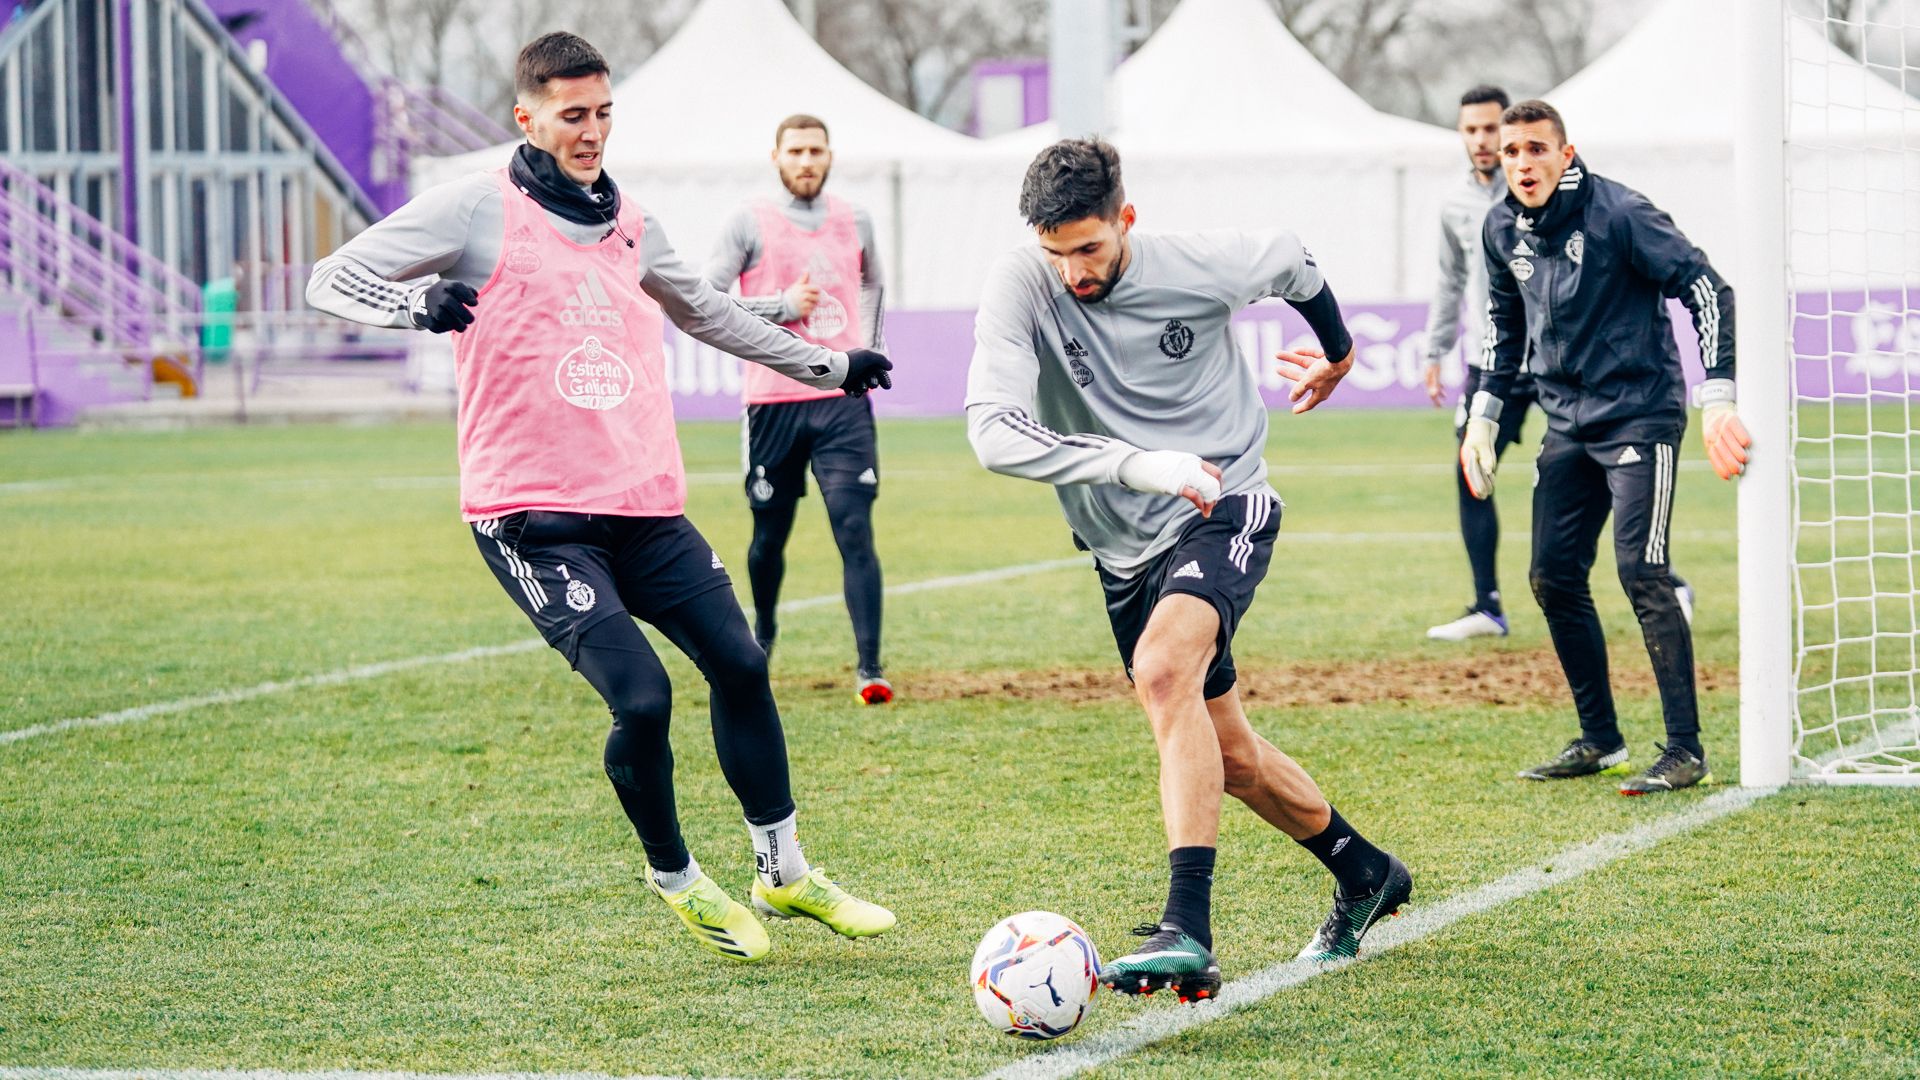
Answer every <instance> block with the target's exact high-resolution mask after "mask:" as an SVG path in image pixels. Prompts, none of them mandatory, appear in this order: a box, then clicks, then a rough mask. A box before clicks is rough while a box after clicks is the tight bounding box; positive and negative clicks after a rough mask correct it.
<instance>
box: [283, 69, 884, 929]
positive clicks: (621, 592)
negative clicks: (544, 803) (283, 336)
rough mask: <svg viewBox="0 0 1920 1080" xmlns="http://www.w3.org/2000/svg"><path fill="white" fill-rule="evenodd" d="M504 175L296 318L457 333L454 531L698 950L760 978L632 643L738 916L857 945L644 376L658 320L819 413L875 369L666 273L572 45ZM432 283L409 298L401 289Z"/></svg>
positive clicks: (850, 913) (534, 105)
mask: <svg viewBox="0 0 1920 1080" xmlns="http://www.w3.org/2000/svg"><path fill="white" fill-rule="evenodd" d="M515 85H516V90H517V95H518V100H517V103H516V105H515V106H514V119H515V120H516V121H517V122H518V123H519V125H520V128H521V129H522V130H523V131H524V132H526V136H527V142H526V143H525V144H524V145H522V146H521V147H519V149H518V150H517V151H516V152H515V154H514V157H513V161H512V163H511V164H510V165H509V166H508V167H506V168H504V169H498V170H494V171H491V172H481V173H475V174H472V175H470V176H467V177H463V178H461V179H458V180H454V181H451V182H449V183H446V184H442V185H440V186H438V187H436V188H433V189H432V190H430V191H427V192H425V193H423V194H422V195H420V196H419V197H418V198H415V199H414V200H413V201H411V202H409V203H407V204H406V205H405V206H403V207H401V208H400V209H399V210H396V211H395V212H394V213H393V214H392V215H391V216H389V217H388V218H387V219H386V220H384V221H382V222H380V223H379V224H376V225H374V226H373V227H372V228H369V229H368V230H367V231H366V232H364V233H362V234H360V235H359V236H358V237H356V238H354V239H353V240H351V241H349V242H348V243H347V244H345V245H344V246H342V247H341V248H340V250H339V251H337V252H336V253H334V254H333V255H332V256H329V257H328V258H326V259H324V260H322V261H321V262H320V263H319V264H317V265H316V266H315V267H314V272H313V278H312V280H311V281H310V282H309V283H308V285H307V300H308V302H309V303H312V304H313V305H314V306H315V307H318V308H320V309H321V310H324V311H327V312H330V313H332V314H335V315H339V316H341V317H343V318H347V319H352V320H355V321H357V322H363V323H368V324H370V325H375V326H395V327H406V326H411V327H416V328H419V329H423V330H428V331H431V332H433V333H449V332H451V333H453V334H454V335H455V336H454V356H455V363H456V372H457V378H458V384H459V396H460V412H459V456H460V509H461V513H462V515H463V516H464V517H465V519H466V520H467V521H468V522H469V523H471V524H472V526H473V531H474V538H475V540H476V541H477V542H478V543H479V546H480V552H481V554H482V555H483V556H484V557H485V558H486V560H487V564H488V565H489V566H490V567H492V569H493V572H494V574H495V576H496V577H498V578H499V579H500V584H501V585H502V586H503V587H504V588H505V589H506V591H507V595H508V596H510V597H512V598H513V600H514V602H515V603H517V604H519V605H520V608H521V610H523V611H524V612H526V614H527V616H528V617H529V618H530V619H532V620H533V623H534V625H535V626H537V627H539V629H540V632H541V635H542V636H543V637H545V639H546V640H547V642H548V643H549V644H550V645H552V646H553V647H554V648H555V649H557V650H559V651H560V652H561V653H562V654H563V655H565V656H566V658H567V661H568V662H569V663H570V664H572V665H573V667H574V670H576V671H578V672H580V674H581V675H582V676H584V677H585V678H586V679H587V681H588V682H589V683H591V684H592V685H593V688H594V689H595V690H597V691H599V692H600V696H601V697H603V698H604V699H606V702H607V707H608V709H609V710H610V711H611V712H612V714H613V727H612V730H611V732H609V734H608V736H607V744H606V770H607V777H608V779H610V780H611V781H612V782H613V788H614V792H615V794H616V795H618V797H619V799H620V804H621V806H622V808H623V809H625V811H626V813H627V816H628V818H629V819H630V820H631V821H632V822H633V826H634V830H635V831H636V832H637V833H638V834H639V836H640V842H641V845H642V846H643V847H644V848H645V850H646V856H647V862H648V864H649V866H650V868H651V872H650V873H649V874H648V877H647V881H648V884H649V885H650V886H651V887H652V889H653V891H654V892H656V893H658V894H659V895H660V897H661V898H662V899H664V900H665V901H666V902H667V904H668V906H669V907H671V908H672V909H673V911H674V913H675V914H677V915H678V916H679V917H680V919H681V920H682V922H684V923H685V924H686V926H687V929H688V930H689V931H691V932H692V933H693V935H694V937H695V939H696V940H698V941H699V942H700V944H701V945H703V946H705V947H706V948H708V949H710V950H712V951H714V952H717V953H719V954H721V955H722V956H726V957H728V958H730V959H734V960H743V961H746V960H757V959H759V958H760V957H762V956H764V955H766V953H767V951H768V949H769V941H768V938H767V933H766V929H765V928H764V927H763V926H762V925H761V924H760V921H759V920H758V919H757V918H755V916H754V914H753V912H751V911H748V910H747V908H746V907H745V906H744V905H742V904H740V903H738V902H737V901H735V900H734V899H733V898H732V897H730V896H728V895H727V894H726V892H725V891H724V890H722V889H721V888H720V886H719V885H718V884H716V883H715V882H714V881H713V879H712V878H710V877H708V876H707V875H706V874H705V873H703V872H702V871H701V869H700V864H699V863H698V862H696V861H695V860H694V858H693V856H692V855H691V853H689V852H688V850H687V847H686V844H685V842H684V841H683V839H682V838H681V833H680V822H679V817H678V812H677V810H676V807H675V803H674V795H673V751H672V747H671V745H670V744H669V742H668V737H667V727H668V720H669V717H670V715H671V712H672V692H673V690H672V686H671V684H670V683H669V681H668V678H667V673H666V670H665V668H663V667H662V666H661V663H660V659H659V657H658V656H656V655H655V654H654V651H653V649H652V647H651V646H649V645H648V643H647V639H646V637H645V636H644V635H643V634H642V633H641V632H640V628H639V627H638V626H637V625H636V624H635V622H634V620H635V619H644V620H646V621H647V622H648V623H650V624H652V625H653V626H654V627H655V628H656V629H658V630H659V631H660V632H661V634H663V635H664V636H665V637H666V638H667V639H668V640H669V641H671V642H673V643H674V645H675V646H676V647H678V648H679V649H680V650H681V651H682V652H684V653H686V654H687V657H688V658H689V659H690V660H692V661H693V662H694V664H695V665H696V666H698V668H699V669H700V672H701V674H702V675H704V676H705V677H706V680H707V683H708V685H709V688H710V690H711V699H712V721H713V736H714V746H715V748H716V750H717V752H718V754H719V758H720V767H721V771H722V772H723V773H724V774H725V775H726V778H727V782H728V784H729V785H731V787H732V788H733V791H734V794H735V795H736V796H737V797H738V798H739V800H740V806H741V810H742V812H743V813H744V815H745V817H746V823H747V830H748V832H749V834H750V835H751V837H752V842H753V849H754V862H755V864H756V869H757V871H758V876H757V879H756V880H755V882H754V884H753V889H752V900H753V907H754V909H755V910H757V911H758V912H760V913H761V914H763V915H770V916H775V917H781V918H792V917H795V916H806V917H809V918H813V919H817V920H818V921H820V922H822V923H825V924H826V925H827V926H829V927H831V928H833V929H834V930H835V931H836V932H838V933H840V934H843V935H845V936H847V937H870V936H873V935H875V934H880V933H884V932H885V931H887V930H888V929H889V928H891V927H892V926H893V924H894V917H893V914H892V913H891V912H889V911H887V910H886V909H885V908H883V907H880V906H878V905H876V904H871V903H868V902H866V901H864V900H860V899H857V898H855V897H853V896H851V895H850V894H848V893H847V891H846V890H845V889H843V888H842V887H841V886H839V885H837V884H835V883H834V882H832V881H831V880H829V879H828V878H827V876H826V874H825V873H824V872H823V871H822V870H821V869H820V868H819V867H816V866H810V865H809V864H808V862H807V860H806V857H805V855H803V854H802V853H801V850H800V845H799V842H798V840H797V839H796V838H795V823H794V821H795V811H794V803H793V796H792V793H791V788H790V785H789V781H788V775H787V754H786V741H785V737H784V736H783V734H782V732H781V727H780V715H779V712H778V711H777V710H776V708H775V706H774V701H773V692H772V690H771V688H770V687H769V685H768V681H767V659H766V653H765V652H764V651H763V650H762V649H761V648H760V646H759V645H758V644H757V643H756V642H755V641H754V639H753V635H752V633H751V631H750V630H749V629H748V626H747V621H746V616H745V615H744V614H742V612H741V610H740V603H739V601H738V600H736V599H735V598H734V594H733V588H732V583H731V582H730V581H729V580H728V577H727V572H726V570H725V568H724V567H723V566H722V565H721V561H720V557H719V556H718V555H717V554H715V553H714V551H713V548H712V547H711V546H710V545H709V544H708V543H707V542H706V540H705V539H703V538H702V537H701V535H700V533H699V531H698V530H696V529H695V528H694V527H693V525H692V524H691V523H690V522H689V521H688V520H687V519H686V517H685V515H684V511H685V509H686V476H685V471H684V469H683V467H682V465H681V460H680V443H679V439H678V438H677V436H676V434H675V431H674V423H673V407H672V401H671V399H670V397H669V394H668V389H667V383H666V378H665V371H664V356H663V340H662V331H663V328H664V325H665V321H666V320H668V319H671V320H672V321H673V322H674V324H675V325H676V326H678V327H680V329H681V330H683V331H685V332H686V333H688V334H690V335H692V336H693V337H695V338H697V339H699V340H701V341H703V342H706V343H707V344H709V345H712V346H714V347H716V348H719V349H722V350H725V351H727V352H730V353H733V354H735V355H737V356H740V357H742V358H744V359H747V360H751V361H754V362H755V363H757V364H763V365H766V366H767V367H768V368H770V369H772V370H774V371H777V372H779V373H780V374H781V375H782V376H785V377H788V378H791V379H794V380H796V381H797V382H798V383H802V384H805V385H806V386H809V387H812V388H816V389H819V390H822V391H831V392H832V393H835V394H839V395H842V396H848V395H851V396H860V395H863V394H865V393H866V392H867V391H868V390H871V389H878V388H882V387H887V386H891V385H892V383H891V379H890V377H889V376H888V375H887V371H888V369H890V368H891V366H892V365H891V364H889V363H888V362H887V360H886V358H885V357H884V356H882V355H881V354H879V353H878V352H875V351H872V350H867V349H851V350H836V349H832V348H827V347H824V346H822V345H816V344H813V343H811V342H808V341H804V340H802V339H800V338H797V337H795V336H793V335H792V334H789V333H787V332H786V331H784V330H782V329H780V328H779V327H776V326H773V325H771V324H769V323H767V322H766V321H765V320H763V319H760V318H758V317H756V316H754V315H752V314H751V313H749V312H747V311H746V310H745V309H743V308H742V307H740V305H738V304H737V303H735V302H734V301H733V300H732V299H730V298H728V297H727V296H725V295H723V294H721V293H719V292H717V291H715V290H714V289H713V288H711V287H710V286H708V285H707V284H706V282H705V281H703V280H702V279H701V278H700V276H699V275H698V274H697V273H696V272H694V271H693V270H692V269H691V268H689V267H688V266H686V264H684V263H682V262H681V261H680V259H679V257H678V256H676V255H675V254H674V252H673V248H672V247H671V245H669V244H668V243H667V238H666V235H665V234H664V233H663V232H662V231H661V229H660V225H659V223H658V222H656V221H655V220H654V218H653V216H652V215H651V214H649V213H647V212H646V211H645V210H643V209H641V208H640V207H639V206H636V205H635V204H633V203H632V202H630V201H628V200H626V199H623V198H622V197H621V193H620V191H619V190H618V189H617V188H616V187H615V185H614V183H613V180H612V178H610V177H609V176H607V174H606V173H605V172H604V171H603V170H602V168H601V157H602V154H603V153H604V149H605V145H606V139H607V135H608V132H609V131H610V130H611V128H612V108H613V88H612V83H611V81H610V79H609V77H608V68H607V63H606V61H605V60H604V59H602V57H601V56H600V53H599V52H598V51H597V50H595V49H594V47H593V46H592V45H590V44H588V43H587V42H586V41H584V40H582V39H581V38H578V37H576V36H574V35H572V34H565V33H555V34H548V35H546V36H544V37H542V38H539V39H538V40H536V41H534V42H532V43H531V44H529V45H528V46H527V47H526V48H525V49H523V50H521V52H520V57H519V61H518V64H517V65H516V70H515ZM428 277H431V279H432V280H431V281H430V282H428V283H425V284H420V283H417V279H421V278H428Z"/></svg>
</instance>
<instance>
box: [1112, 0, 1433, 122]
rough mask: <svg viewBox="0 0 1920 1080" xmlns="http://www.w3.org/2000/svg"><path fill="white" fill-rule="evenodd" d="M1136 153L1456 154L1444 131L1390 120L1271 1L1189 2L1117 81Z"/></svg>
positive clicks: (1121, 112)
mask: <svg viewBox="0 0 1920 1080" xmlns="http://www.w3.org/2000/svg"><path fill="white" fill-rule="evenodd" d="M1113 100H1114V106H1115V108H1114V121H1115V123H1114V138H1115V139H1116V141H1117V143H1118V144H1119V145H1123V146H1125V147H1127V148H1128V149H1133V150H1145V149H1150V148H1152V149H1157V148H1166V149H1169V150H1175V151H1179V150H1188V151H1190V150H1193V149H1195V148H1196V147H1204V148H1207V149H1209V150H1214V149H1223V150H1241V151H1244V150H1249V149H1254V148H1258V149H1260V150H1291V149H1298V148H1300V147H1303V146H1307V145H1312V146H1352V145H1354V144H1355V143H1356V142H1362V143H1366V144H1369V145H1379V146H1388V147H1403V146H1411V147H1433V146H1436V145H1438V146H1442V147H1446V148H1448V149H1451V148H1452V146H1453V137H1452V135H1451V133H1449V132H1447V131H1446V130H1445V129H1443V128H1437V127H1434V126H1433V125H1431V124H1422V123H1419V122H1418V121H1414V120H1407V119H1404V118H1402V117H1398V116H1394V115H1392V114H1389V113H1383V112H1380V111H1379V110H1377V109H1375V108H1374V107H1373V106H1371V105H1368V104H1367V103H1366V101H1365V100H1363V99H1362V98H1361V97H1360V95H1359V94H1356V93H1354V92H1353V90H1352V89H1351V88H1349V87H1348V86H1347V84H1345V83H1343V82H1341V81H1340V79H1339V77H1338V76H1336V75H1334V73H1333V72H1331V71H1329V70H1327V69H1326V68H1325V67H1323V66H1322V65H1321V64H1320V62H1319V61H1318V60H1316V59H1314V56H1313V54H1312V53H1310V52H1308V51H1307V48H1306V46H1304V45H1302V44H1300V42H1299V41H1298V40H1296V39H1295V38H1294V36H1293V35H1292V34H1291V33H1289V32H1288V31H1287V28H1286V26H1285V25H1284V24H1282V23H1281V22H1280V19H1279V17H1278V16H1277V15H1275V14H1274V12H1273V8H1272V7H1271V6H1270V5H1269V4H1268V3H1267V2H1266V0H1185V2H1184V3H1182V4H1181V5H1180V6H1179V7H1178V8H1176V9H1174V11H1173V14H1171V15H1169V16H1168V17H1167V21H1166V22H1165V23H1163V24H1162V25H1161V26H1160V29H1159V30H1157V31H1156V32H1155V33H1154V35H1153V37H1152V38H1150V39H1149V40H1148V41H1147V43H1146V44H1145V45H1143V46H1141V48H1140V50H1139V51H1138V52H1136V53H1134V54H1133V55H1132V56H1130V57H1128V58H1127V60H1126V62H1125V63H1123V64H1121V65H1120V67H1119V68H1118V69H1117V70H1115V72H1114V76H1113Z"/></svg>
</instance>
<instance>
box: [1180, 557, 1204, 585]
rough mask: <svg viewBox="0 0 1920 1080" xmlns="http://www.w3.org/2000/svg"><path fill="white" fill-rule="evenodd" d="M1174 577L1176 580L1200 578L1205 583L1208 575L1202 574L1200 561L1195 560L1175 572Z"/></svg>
mask: <svg viewBox="0 0 1920 1080" xmlns="http://www.w3.org/2000/svg"><path fill="white" fill-rule="evenodd" d="M1173 576H1174V577H1176V578H1188V577H1190V578H1200V579H1201V580H1203V581H1204V580H1205V579H1206V576H1207V575H1205V574H1203V573H1201V572H1200V560H1199V559H1195V560H1193V561H1192V562H1190V563H1188V564H1187V565H1185V566H1183V567H1181V568H1180V569H1178V570H1175V571H1174V572H1173Z"/></svg>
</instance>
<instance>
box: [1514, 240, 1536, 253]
mask: <svg viewBox="0 0 1920 1080" xmlns="http://www.w3.org/2000/svg"><path fill="white" fill-rule="evenodd" d="M1513 253H1514V254H1515V255H1532V254H1533V253H1534V251H1533V249H1532V248H1530V247H1528V246H1527V238H1526V237H1524V236H1523V237H1521V238H1520V242H1519V243H1517V244H1515V245H1513Z"/></svg>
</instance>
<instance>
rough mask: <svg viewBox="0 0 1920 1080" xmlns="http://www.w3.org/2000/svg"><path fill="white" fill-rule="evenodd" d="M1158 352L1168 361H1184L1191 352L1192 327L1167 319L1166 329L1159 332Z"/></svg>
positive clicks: (1177, 320) (1176, 320)
mask: <svg viewBox="0 0 1920 1080" xmlns="http://www.w3.org/2000/svg"><path fill="white" fill-rule="evenodd" d="M1160 351H1161V352H1163V353H1165V354H1167V359H1169V360H1185V359H1186V358H1187V354H1188V353H1190V352H1192V351H1193V327H1191V326H1188V325H1187V324H1186V323H1183V322H1181V321H1180V320H1179V319H1168V320H1167V328H1166V329H1165V330H1162V331H1161V332H1160Z"/></svg>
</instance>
